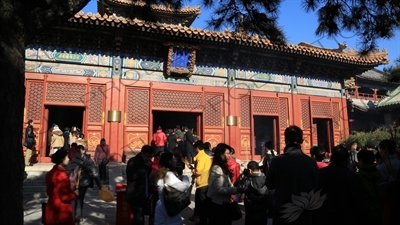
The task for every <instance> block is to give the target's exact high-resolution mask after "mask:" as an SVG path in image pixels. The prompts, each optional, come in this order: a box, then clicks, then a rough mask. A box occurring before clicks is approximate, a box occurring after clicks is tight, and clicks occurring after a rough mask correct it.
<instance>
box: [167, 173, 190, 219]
mask: <svg viewBox="0 0 400 225" xmlns="http://www.w3.org/2000/svg"><path fill="white" fill-rule="evenodd" d="M192 189H193V181H192V183H191V184H190V186H189V188H188V189H187V190H186V191H184V192H180V191H178V190H176V189H175V188H173V187H170V186H168V185H167V184H166V182H165V178H164V189H163V197H164V206H165V209H166V211H167V214H168V216H170V217H173V216H176V215H178V214H179V213H180V212H182V210H184V209H186V207H188V206H189V205H190V196H191V194H192Z"/></svg>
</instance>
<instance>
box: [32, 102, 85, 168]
mask: <svg viewBox="0 0 400 225" xmlns="http://www.w3.org/2000/svg"><path fill="white" fill-rule="evenodd" d="M57 106H59V107H79V108H83V115H82V128H81V129H82V132H83V134H85V135H86V131H87V129H86V124H87V123H86V117H87V115H86V112H87V107H86V106H82V105H65V104H43V118H42V122H41V124H42V126H43V127H42V130H43V134H44V135H43V138H42V149H43V150H42V151H40V158H41V157H49V155H50V152H49V155H47V151H48V150H49V149H50V148H49V149H47V147H48V143H47V142H48V140H47V137H48V131H49V130H48V128H49V119H50V117H49V116H50V110H49V107H57ZM85 138H87V137H86V136H85ZM40 160H41V159H40Z"/></svg>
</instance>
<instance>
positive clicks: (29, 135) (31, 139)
mask: <svg viewBox="0 0 400 225" xmlns="http://www.w3.org/2000/svg"><path fill="white" fill-rule="evenodd" d="M24 146H25V147H26V153H25V166H32V164H31V157H32V153H33V148H34V147H35V134H34V133H33V120H28V126H27V127H26V130H25V141H24Z"/></svg>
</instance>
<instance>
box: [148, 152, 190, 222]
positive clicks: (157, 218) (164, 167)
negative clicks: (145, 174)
mask: <svg viewBox="0 0 400 225" xmlns="http://www.w3.org/2000/svg"><path fill="white" fill-rule="evenodd" d="M175 163H176V161H175V158H174V156H173V154H172V153H170V152H167V153H164V154H162V155H161V158H160V169H159V170H157V171H155V172H153V173H152V174H151V175H150V182H151V183H153V184H156V185H157V187H158V196H159V200H158V201H157V203H156V208H155V213H154V225H182V224H183V222H182V217H181V214H180V213H179V214H177V215H176V216H173V217H170V216H168V214H167V211H166V209H165V205H164V198H163V189H164V180H165V182H166V184H167V185H168V186H170V187H172V188H174V189H176V190H177V191H180V192H184V191H186V190H187V189H188V188H189V186H190V181H189V178H188V177H187V176H182V178H181V179H179V178H178V176H177V174H176V172H175Z"/></svg>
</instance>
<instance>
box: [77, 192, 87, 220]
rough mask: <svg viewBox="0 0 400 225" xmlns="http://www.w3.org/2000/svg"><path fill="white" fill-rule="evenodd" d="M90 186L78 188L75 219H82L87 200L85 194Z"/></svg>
mask: <svg viewBox="0 0 400 225" xmlns="http://www.w3.org/2000/svg"><path fill="white" fill-rule="evenodd" d="M87 189H88V187H80V188H78V192H79V193H78V197H77V198H76V200H75V205H74V209H75V219H81V218H82V215H83V203H84V200H85V195H86V191H87Z"/></svg>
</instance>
